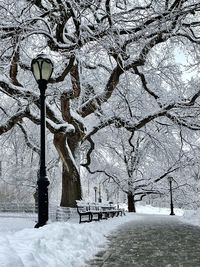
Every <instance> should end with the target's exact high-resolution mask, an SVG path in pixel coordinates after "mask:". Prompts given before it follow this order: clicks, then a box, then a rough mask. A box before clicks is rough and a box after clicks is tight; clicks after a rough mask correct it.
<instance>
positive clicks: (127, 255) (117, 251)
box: [88, 215, 200, 267]
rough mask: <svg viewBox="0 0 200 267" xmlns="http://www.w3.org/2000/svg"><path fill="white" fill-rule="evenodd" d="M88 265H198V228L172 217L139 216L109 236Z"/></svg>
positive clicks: (141, 266) (101, 266)
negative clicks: (106, 246)
mask: <svg viewBox="0 0 200 267" xmlns="http://www.w3.org/2000/svg"><path fill="white" fill-rule="evenodd" d="M88 266H90V267H200V227H195V226H192V225H187V224H184V223H182V222H180V221H179V220H178V218H177V217H175V216H157V215H153V216H152V215H141V223H140V222H139V221H137V223H134V221H133V222H130V223H126V224H124V225H123V227H122V228H121V229H120V230H118V231H116V232H115V233H113V235H112V236H110V237H109V248H108V249H107V251H102V252H101V253H99V254H98V255H97V256H96V257H95V259H94V260H92V261H91V262H89V263H88Z"/></svg>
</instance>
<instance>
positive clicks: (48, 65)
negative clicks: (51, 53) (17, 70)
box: [31, 54, 53, 84]
mask: <svg viewBox="0 0 200 267" xmlns="http://www.w3.org/2000/svg"><path fill="white" fill-rule="evenodd" d="M31 71H32V73H33V76H34V78H35V80H36V81H37V83H38V84H40V83H44V84H47V83H48V81H49V79H50V78H51V75H52V72H53V63H52V62H51V60H50V59H49V58H48V56H47V55H45V54H39V55H37V57H36V58H34V59H33V60H32V62H31Z"/></svg>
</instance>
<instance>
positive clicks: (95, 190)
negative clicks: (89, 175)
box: [94, 186, 97, 203]
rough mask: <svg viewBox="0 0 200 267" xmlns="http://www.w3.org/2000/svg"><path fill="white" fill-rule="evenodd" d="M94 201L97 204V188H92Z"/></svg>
mask: <svg viewBox="0 0 200 267" xmlns="http://www.w3.org/2000/svg"><path fill="white" fill-rule="evenodd" d="M94 201H95V203H96V202H97V187H96V186H95V187H94Z"/></svg>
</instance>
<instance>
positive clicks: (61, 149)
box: [54, 132, 82, 207]
mask: <svg viewBox="0 0 200 267" xmlns="http://www.w3.org/2000/svg"><path fill="white" fill-rule="evenodd" d="M54 145H55V147H56V149H57V151H58V153H59V155H60V157H61V159H62V162H63V173H62V196H61V203H60V205H61V206H63V207H76V200H80V199H81V197H82V193H81V182H80V172H79V166H80V164H79V162H75V160H77V161H79V157H77V156H76V153H77V152H78V147H79V136H78V135H76V134H74V135H73V136H70V137H69V138H66V135H65V134H64V133H62V132H60V133H57V134H55V135H54ZM76 163H77V164H76Z"/></svg>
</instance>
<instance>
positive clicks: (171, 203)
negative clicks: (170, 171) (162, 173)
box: [168, 177, 175, 215]
mask: <svg viewBox="0 0 200 267" xmlns="http://www.w3.org/2000/svg"><path fill="white" fill-rule="evenodd" d="M168 181H169V191H170V208H171V212H170V215H175V213H174V205H173V198H172V181H173V177H168Z"/></svg>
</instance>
